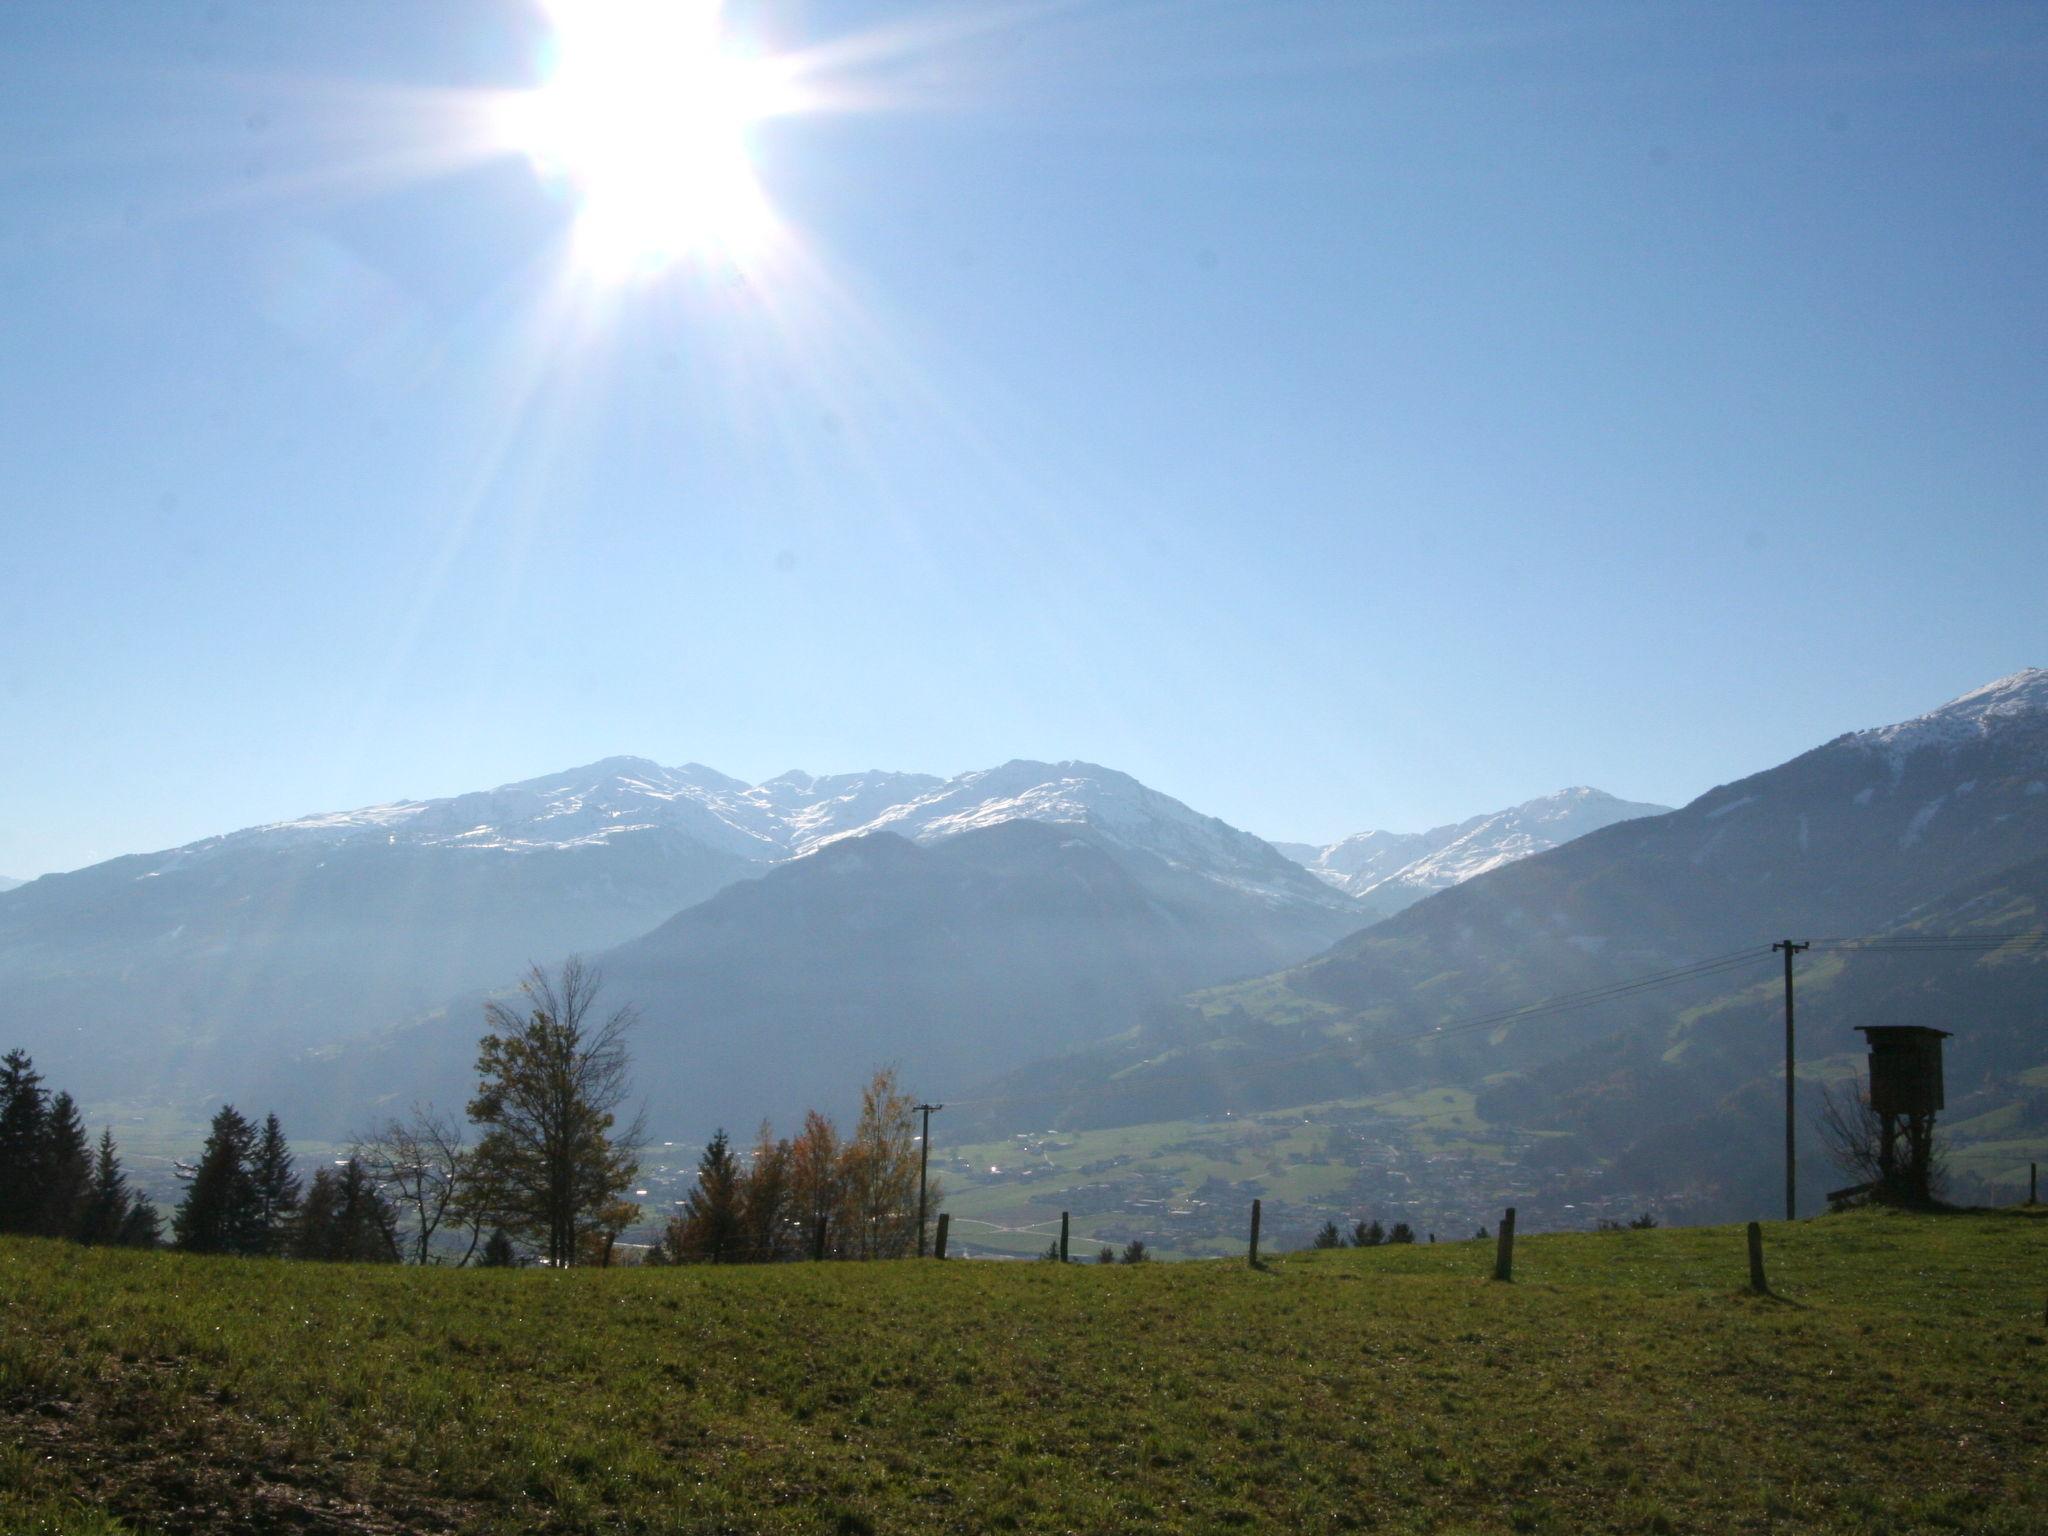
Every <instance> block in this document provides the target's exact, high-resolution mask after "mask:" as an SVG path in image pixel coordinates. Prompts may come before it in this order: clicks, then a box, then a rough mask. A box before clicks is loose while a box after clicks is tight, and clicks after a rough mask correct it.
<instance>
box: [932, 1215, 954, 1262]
mask: <svg viewBox="0 0 2048 1536" xmlns="http://www.w3.org/2000/svg"><path fill="white" fill-rule="evenodd" d="M952 1224H953V1213H952V1212H951V1211H941V1212H939V1236H938V1240H937V1241H936V1242H935V1243H933V1244H932V1256H933V1257H934V1258H940V1259H943V1258H944V1257H945V1256H946V1229H947V1228H948V1227H950V1226H952Z"/></svg>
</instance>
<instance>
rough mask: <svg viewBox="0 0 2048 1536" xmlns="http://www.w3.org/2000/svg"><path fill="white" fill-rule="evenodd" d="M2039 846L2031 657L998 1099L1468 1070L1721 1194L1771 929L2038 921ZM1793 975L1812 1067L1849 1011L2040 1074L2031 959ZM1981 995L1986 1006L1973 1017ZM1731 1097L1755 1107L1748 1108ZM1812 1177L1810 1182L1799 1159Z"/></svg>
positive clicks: (1075, 1107)
mask: <svg viewBox="0 0 2048 1536" xmlns="http://www.w3.org/2000/svg"><path fill="white" fill-rule="evenodd" d="M2044 859H2048V672H2043V671H2040V670H2030V671H2026V672H2022V673H2017V674H2015V675H2014V676H2012V677H2008V678H2004V679H2001V680H2000V681H1998V682H1995V683H1992V684H1990V685H1988V686H1986V687H1984V688H1980V689H1978V690H1976V691H1975V692H1973V693H1970V694H1966V695H1965V696H1963V697H1962V698H1959V699H1956V700H1954V701H1953V702H1951V703H1949V704H1946V705H1943V706H1942V707H1941V708H1939V709H1937V710H1934V711H1932V712H1930V713H1929V714H1926V715H1923V716H1920V717H1918V718H1917V719H1914V720H1910V721H1907V722H1904V723H1902V724H1899V725H1894V726H1886V727H1881V728H1878V729H1874V730H1867V731H1859V732H1853V733H1851V734H1849V735H1845V736H1842V737H1839V738H1837V739H1836V740H1834V741H1832V742H1829V743H1827V744H1826V745H1824V746H1821V747H1818V748H1816V749H1814V750H1813V751H1811V752H1807V753H1805V754H1803V755H1802V756H1800V757H1798V758H1795V759H1793V760H1792V761H1790V762H1788V763H1785V764H1783V765H1781V766H1779V767H1776V768H1772V769H1770V770H1768V771H1766V772H1763V773H1759V774H1756V775H1754V776H1752V777H1750V778H1747V779H1744V780H1741V781H1739V782H1737V783H1734V784H1729V785H1724V786H1721V787H1719V788H1717V789H1714V790H1711V791H1709V792H1708V793H1707V794H1705V795H1702V796H1701V797H1700V798H1699V799H1697V800H1695V801H1694V802H1693V803H1692V804H1690V805H1688V806H1686V807H1685V808H1683V809H1682V810H1678V811H1674V812H1671V813H1669V814H1666V815H1662V816H1652V817H1644V818H1637V819H1631V820H1627V821H1622V822H1618V823H1616V824H1614V825H1611V826H1608V827H1605V828H1603V829H1601V830H1598V831H1595V832H1592V833H1589V834H1587V835H1585V836H1583V837H1580V838H1577V839H1575V840H1573V841H1571V842H1568V843H1565V844H1563V845H1562V846H1560V847H1557V848H1553V849H1550V850H1549V851H1547V852H1543V853H1539V854H1535V855H1533V856H1531V857H1528V858H1525V859H1521V860H1517V861H1515V862H1512V863H1508V864H1505V865H1502V866H1500V867H1497V868H1494V869H1492V870H1490V871H1488V872H1486V873H1484V874H1481V875H1478V876H1476V877H1474V878H1472V879H1470V880H1467V881H1465V882H1464V883H1462V884H1459V885H1456V886H1453V887H1451V888H1450V889H1447V890H1444V891H1441V892H1439V893H1437V894H1436V895H1434V896H1431V897H1429V898H1428V899H1426V900H1424V901H1421V902H1419V903H1417V904H1415V905H1414V906H1412V907H1410V908H1408V909H1407V910H1406V911H1404V912H1402V913H1400V914H1398V915H1397V916H1395V917H1392V918H1389V919H1388V920H1386V921H1384V922H1381V923H1377V924H1375V925H1374V926H1372V927H1370V928H1368V929H1365V930H1363V931H1362V932H1360V933H1357V934H1355V935H1353V936H1351V937H1350V938H1347V939H1345V940H1343V941H1341V942H1340V943H1338V944H1337V945H1335V946H1334V947H1333V948H1332V949H1331V950H1329V951H1328V952H1327V953H1325V954H1323V955H1320V956H1318V957H1316V958H1315V959H1313V960H1310V961H1307V962H1305V963H1304V964H1302V965H1299V966H1296V967H1293V968H1291V969H1288V970H1285V971H1283V972H1281V973H1279V974H1277V975H1274V976H1269V977H1264V978H1260V979H1258V980H1256V981H1254V982H1251V983H1248V984H1246V985H1243V986H1236V987H1224V988H1220V989H1215V990H1212V991H1210V992H1207V993H1204V994H1201V995H1200V996H1198V997H1197V998H1195V999H1194V1000H1193V1002H1192V1003H1191V1005H1190V1006H1188V1007H1187V1008H1185V1009H1183V1010H1182V1011H1181V1012H1180V1013H1179V1014H1178V1015H1175V1016H1171V1017H1170V1018H1169V1019H1166V1020H1163V1021H1159V1022H1155V1023H1154V1024H1153V1025H1151V1026H1149V1027H1148V1028H1146V1029H1144V1030H1141V1031H1139V1032H1137V1033H1136V1034H1134V1035H1133V1036H1132V1037H1131V1038H1130V1039H1129V1040H1127V1041H1125V1042H1122V1043H1121V1044H1119V1045H1117V1046H1116V1047H1114V1048H1110V1049H1105V1050H1102V1051H1098V1052H1094V1053H1090V1054H1088V1055H1085V1056H1082V1057H1077V1058H1074V1059H1072V1060H1070V1061H1069V1062H1067V1063H1065V1064H1063V1066H1062V1068H1061V1071H1062V1072H1063V1073H1064V1078H1065V1083H1066V1089H1065V1097H1064V1099H1060V1098H1059V1097H1058V1096H1057V1095H1054V1096H1049V1097H1048V1098H1047V1099H1046V1100H1044V1101H1042V1102H1039V1103H1034V1104H1032V1105H1029V1106H1027V1107H1025V1108H1023V1109H1020V1111H1019V1114H1020V1115H1021V1116H1022V1117H1023V1118H1024V1119H1025V1120H1028V1121H1029V1123H1032V1124H1047V1123H1051V1122H1050V1121H1049V1120H1048V1119H1047V1118H1046V1117H1047V1116H1048V1115H1053V1114H1064V1115H1066V1116H1067V1118H1069V1119H1070V1120H1087V1121H1092V1122H1094V1123H1119V1122H1122V1123H1136V1122H1141V1121H1144V1120H1149V1119H1155V1118H1167V1117H1169V1116H1174V1115H1181V1114H1187V1113H1198V1112H1206V1111H1210V1110H1220V1109H1223V1108H1235V1107H1243V1106H1247V1105H1259V1104H1267V1105H1274V1104H1288V1103H1305V1102H1310V1101H1312V1100H1320V1099H1328V1098H1332V1097H1338V1096H1341V1095H1343V1094H1345V1093H1356V1092H1365V1091H1372V1090H1375V1089H1382V1088H1385V1087H1388V1086H1390V1085H1394V1084H1399V1083H1403V1082H1412V1081H1423V1080H1427V1081H1436V1082H1465V1083H1469V1084H1471V1085H1473V1086H1475V1087H1478V1086H1482V1085H1486V1086H1487V1088H1488V1092H1489V1093H1490V1094H1491V1095H1492V1100H1491V1102H1492V1103H1493V1105H1494V1106H1495V1108H1496V1109H1498V1110H1500V1112H1502V1113H1509V1112H1510V1111H1512V1112H1513V1113H1516V1114H1520V1115H1522V1116H1523V1117H1524V1118H1531V1117H1535V1118H1538V1119H1540V1118H1541V1117H1543V1116H1549V1117H1551V1119H1550V1121H1549V1122H1548V1123H1550V1124H1552V1125H1554V1126H1555V1127H1556V1128H1560V1129H1576V1130H1578V1131H1580V1132H1582V1133H1584V1134H1587V1135H1590V1136H1592V1137H1594V1139H1595V1141H1596V1142H1597V1143H1598V1145H1599V1146H1600V1147H1601V1148H1603V1149H1604V1150H1605V1151H1606V1152H1608V1153H1610V1154H1611V1153H1618V1152H1620V1151H1622V1150H1623V1149H1624V1148H1626V1147H1627V1146H1628V1145H1630V1144H1632V1143H1633V1142H1635V1141H1637V1140H1639V1139H1640V1140H1642V1141H1643V1142H1644V1143H1645V1144H1646V1145H1647V1144H1649V1142H1650V1141H1651V1140H1652V1139H1654V1138H1656V1137H1659V1136H1661V1137H1663V1138H1665V1146H1664V1151H1663V1153H1662V1154H1661V1155H1662V1156H1663V1158H1664V1162H1663V1163H1662V1165H1661V1166H1664V1167H1665V1168H1667V1169H1668V1170H1676V1171H1678V1172H1682V1173H1684V1175H1685V1176H1686V1177H1688V1178H1695V1179H1705V1178H1708V1174H1707V1173H1706V1172H1705V1170H1708V1169H1716V1170H1718V1171H1717V1172H1715V1173H1714V1174H1713V1175H1712V1178H1711V1180H1710V1182H1713V1183H1714V1184H1715V1185H1716V1187H1717V1188H1718V1189H1719V1190H1720V1191H1721V1193H1722V1195H1723V1196H1726V1195H1727V1193H1728V1191H1730V1190H1735V1189H1738V1188H1740V1187H1742V1184H1741V1181H1742V1180H1743V1179H1744V1178H1748V1177H1752V1176H1754V1175H1755V1173H1756V1170H1757V1169H1759V1168H1765V1167H1767V1166H1769V1165H1770V1158H1771V1156H1772V1154H1771V1152H1770V1149H1769V1146H1768V1143H1767V1142H1766V1143H1762V1144H1752V1143H1749V1142H1744V1141H1742V1139H1741V1138H1740V1137H1736V1138H1735V1139H1734V1141H1733V1142H1731V1143H1730V1144H1729V1145H1728V1146H1717V1145H1715V1144H1714V1143H1715V1135H1716V1133H1715V1132H1714V1130H1713V1126H1714V1123H1715V1116H1716V1115H1718V1114H1719V1113H1720V1110H1719V1108H1717V1106H1720V1105H1721V1104H1722V1101H1723V1100H1724V1099H1726V1100H1728V1101H1729V1103H1730V1105H1731V1106H1732V1107H1731V1108H1730V1109H1729V1111H1728V1112H1729V1114H1731V1115H1736V1116H1737V1117H1738V1118H1739V1117H1740V1114H1741V1113H1743V1112H1746V1111H1743V1110H1742V1109H1741V1106H1742V1105H1744V1104H1746V1103H1748V1102H1749V1100H1747V1099H1745V1098H1744V1096H1743V1095H1744V1093H1745V1091H1746V1090H1745V1085H1746V1084H1750V1083H1752V1082H1755V1083H1758V1084H1759V1085H1762V1084H1765V1083H1766V1082H1767V1080H1768V1078H1769V1076H1770V1074H1771V1073H1772V1072H1773V1070H1774V1067H1775V1064H1776V1062H1777V1060H1778V1056H1777V1052H1778V1051H1779V1050H1780V1049H1781V1045H1780V1031H1781V1030H1782V1022H1781V1014H1780V1012H1779V1009H1780V992H1779V988H1778V985H1777V977H1778V973H1777V971H1776V970H1775V969H1774V968H1773V967H1772V964H1771V957H1770V955H1769V953H1768V951H1767V950H1766V949H1765V948H1764V946H1766V945H1768V944H1769V943H1770V942H1771V941H1772V940H1773V939H1775V938H1778V937H1781V936H1786V935H1789V936H1791V937H1793V938H1797V939H1808V938H1812V939H1820V940H1831V939H1833V940H1841V939H1851V938H1856V937H1859V936H1866V935H1877V934H1885V933H1891V932H1901V931H1913V932H1927V933H1946V932H1975V933H2001V932H2008V931H2021V930H2026V929H2029V928H2031V927H2038V926H2039V923H2040V921H2041V913H2042V910H2043V905H2044V903H2043V899H2042V898H2043V890H2042V886H2043V878H2044V869H2048V865H2044V862H2043V861H2044ZM1736 951H1747V952H1748V953H1749V955H1750V956H1751V957H1752V959H1751V961H1748V962H1744V961H1737V962H1734V964H1735V965H1737V966H1739V967H1742V968H1740V969H1733V970H1730V971H1728V972H1724V973H1719V974H1716V975H1712V976H1708V977H1702V978H1700V979H1698V980H1697V981H1695V982H1692V983H1690V984H1688V985H1685V986H1682V987H1679V988H1676V989H1671V990H1660V991H1658V992H1655V993H1652V994H1647V995H1640V996H1639V995H1626V996H1621V997H1616V998H1613V999H1611V1000H1608V1001H1605V1002H1603V1003H1601V1004H1599V1005H1597V1006H1591V1007H1584V1008H1577V1009H1573V1010H1571V1011H1568V1012H1565V1013H1560V1014H1554V1015H1549V1016H1545V1017H1542V1018H1538V1019H1532V1020H1528V1021H1524V1022H1515V1021H1512V1020H1504V1021H1500V1022H1498V1023H1495V1024H1492V1025H1489V1026H1486V1027H1482V1028H1478V1029H1462V1028H1446V1026H1456V1025H1458V1024H1460V1023H1461V1022H1462V1021H1467V1020H1474V1019H1482V1018H1485V1017H1486V1016H1487V1015H1489V1014H1493V1013H1496V1012H1498V1011H1501V1010H1506V1009H1512V1008H1516V1007H1521V1006H1526V1005H1528V1004H1531V1003H1534V1002H1537V1001H1539V1000H1542V999H1545V998H1549V997H1553V996H1556V995H1559V994H1564V993H1570V992H1577V991H1587V990H1592V989H1595V988H1603V987H1610V986H1614V985H1617V984H1619V983H1623V982H1628V981H1631V980H1633V979H1635V978H1638V977H1641V976H1645V975H1648V974H1651V973H1655V972H1659V971H1663V970H1667V969H1671V968H1675V967H1678V966H1681V965H1685V964H1687V963H1689V962H1693V961H1697V960H1701V959H1704V958H1708V957H1713V956H1718V955H1723V954H1733V953H1735V952H1736ZM1801 964H1802V970H1803V972H1804V973H1805V974H1806V975H1807V976H1808V978H1809V991H1810V994H1811V995H1810V997H1809V998H1808V999H1807V1000H1806V1001H1805V1003H1804V1005H1803V1007H1802V1019H1803V1020H1804V1029H1805V1036H1804V1038H1805V1040H1806V1051H1807V1053H1808V1059H1809V1060H1812V1061H1818V1060H1820V1059H1822V1058H1825V1057H1828V1056H1840V1057H1843V1058H1844V1059H1845V1060H1846V1059H1848V1058H1850V1057H1852V1056H1860V1054H1861V1050H1862V1044H1861V1037H1860V1036H1857V1035H1855V1034H1854V1033H1853V1026H1854V1025H1856V1024H1862V1023H1870V1022H1886V1023H1930V1024H1936V1025H1939V1026H1941V1027H1944V1028H1954V1029H1958V1030H1959V1032H1961V1031H1969V1032H1972V1033H1973V1041H1972V1043H1971V1044H1969V1045H1962V1044H1961V1042H1960V1035H1959V1041H1958V1045H1957V1052H1958V1059H1959V1060H1962V1061H1965V1062H1968V1063H1969V1064H1970V1066H1971V1070H1972V1071H1973V1072H1975V1073H1976V1074H1977V1077H1976V1079H1975V1087H1976V1088H1977V1089H1979V1090H1982V1091H1986V1092H1990V1091H1994V1090H1996V1089H1998V1085H2000V1084H2004V1085H2006V1086H2007V1087H2011V1086H2012V1085H2015V1084H2016V1083H2017V1081H2018V1075H2019V1074H2020V1073H2021V1072H2023V1071H2025V1070H2027V1069H2029V1068H2032V1067H2034V1066H2038V1065H2042V1064H2044V1063H2048V1031H2044V1030H2043V1028H2042V1025H2043V1023H2044V1022H2048V959H2044V957H2043V956H2042V955H2041V954H2040V953H2039V952H2033V953H2020V952H2016V951H2010V950H2008V951H2005V952H2002V953H1998V954H1991V955H1985V954H1979V953H1935V954H1914V955H1907V956H1881V955H1877V954H1861V955H1859V954H1856V953H1853V952H1848V951H1833V952H1829V951H1825V950H1824V951H1821V952H1816V953H1815V954H1814V955H1812V956H1810V957H1809V958H1807V959H1806V960H1803V961H1802V962H1801ZM1991 1000H1995V1002H1996V1007H1995V1009H1994V1011H1992V1012H1991V1013H1988V1014H1979V1015H1976V1016H1971V1015H1970V1013H1969V1009H1970V1008H1971V1006H1973V1005H1974V1004H1977V1003H1984V1004H1986V1006H1990V1003H1991ZM1999 1010H2002V1011H1999ZM1503 1073H1510V1074H1516V1073H1519V1074H1521V1076H1512V1075H1511V1076H1509V1077H1505V1078H1504V1077H1502V1075H1501V1074H1503ZM1112 1074H1115V1076H1114V1081H1113V1086H1110V1087H1105V1086H1103V1085H1104V1084H1105V1083H1109V1082H1111V1079H1112ZM1631 1074H1633V1076H1631ZM1027 1080H1028V1081H1036V1082H1038V1083H1040V1084H1043V1083H1045V1082H1047V1081H1049V1080H1050V1078H1049V1074H1048V1073H1047V1072H1046V1071H1044V1070H1038V1071H1036V1073H1035V1075H1034V1076H1032V1077H1031V1078H1029V1079H1019V1080H1018V1081H1020V1082H1021V1081H1027ZM1958 1082H1959V1079H1957V1078H1956V1077H1955V1076H1954V1075H1952V1076H1951V1083H1952V1084H1955V1083H1958ZM1518 1085H1519V1086H1518ZM1012 1086H1013V1087H1014V1086H1015V1085H1014V1084H1013V1085H1012ZM1523 1090H1526V1094H1525V1097H1524V1099H1523V1100H1521V1101H1517V1100H1516V1098H1515V1094H1516V1093H1517V1092H1519V1091H1523ZM1575 1096H1576V1101H1577V1108H1576V1109H1574V1108H1573V1107H1571V1106H1572V1103H1573V1101H1574V1098H1575ZM1952 1096H1953V1090H1952ZM1751 1097H1752V1098H1755V1099H1756V1101H1757V1106H1758V1107H1757V1108H1756V1112H1757V1113H1760V1114H1764V1115H1766V1116H1768V1113H1769V1100H1768V1095H1767V1094H1764V1093H1762V1092H1761V1088H1759V1091H1758V1093H1756V1094H1752V1095H1751ZM1560 1106H1562V1107H1560ZM1574 1116H1576V1117H1577V1118H1576V1119H1575V1118H1574ZM1700 1117H1704V1118H1700ZM1732 1123H1733V1122H1731V1124H1732ZM1687 1124H1691V1125H1692V1126H1693V1129H1692V1130H1691V1131H1690V1132H1687V1133H1685V1134H1684V1135H1679V1134H1678V1131H1677V1128H1678V1127H1681V1126H1683V1125H1687ZM1726 1135H1727V1131H1726V1128H1725V1127H1724V1132H1723V1138H1724V1139H1726ZM1674 1136H1676V1137H1677V1140H1676V1141H1672V1139H1671V1138H1673V1137H1674ZM1736 1143H1740V1147H1739V1149H1738V1148H1737V1146H1736ZM1738 1151H1739V1155H1738ZM1738 1165H1740V1166H1738ZM1744 1170H1747V1171H1746V1172H1745V1171H1744ZM1808 1172H1809V1176H1810V1177H1811V1178H1813V1179H1814V1180H1816V1181H1825V1179H1826V1178H1827V1177H1828V1176H1829V1175H1828V1170H1826V1169H1825V1168H1824V1167H1822V1166H1820V1165H1819V1164H1818V1162H1817V1161H1816V1163H1815V1166H1814V1167H1813V1168H1811V1169H1809V1170H1808Z"/></svg>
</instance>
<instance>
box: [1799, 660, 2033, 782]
mask: <svg viewBox="0 0 2048 1536" xmlns="http://www.w3.org/2000/svg"><path fill="white" fill-rule="evenodd" d="M2038 732H2048V668H2044V667H2027V668H2024V669H2023V670H2021V671H2018V672H2015V673H2013V674H2012V675H2011V676H2010V677H2001V678H1999V679H1998V680H1997V681H1996V682H1992V683H1986V684H1985V685H1984V686H1983V687H1982V688H1973V689H1972V690H1971V691H1970V692H1968V693H1966V694H1964V695H1963V696H1962V697H1961V698H1959V699H1951V700H1950V701H1949V702H1948V703H1946V704H1944V705H1942V706H1941V708H1939V709H1931V710H1929V711H1928V712H1927V713H1926V714H1924V715H1917V716H1915V717H1914V718H1913V719H1911V720H1902V721H1900V722H1899V723H1898V724H1897V725H1881V726H1877V727H1875V728H1874V729H1871V730H1867V731H1851V732H1849V734H1848V735H1846V736H1842V737H1839V738H1838V739H1837V741H1836V742H1832V743H1830V745H1831V746H1834V745H1840V744H1844V743H1846V744H1849V745H1852V746H1857V747H1862V748H1863V749H1865V750H1866V751H1868V752H1871V753H1873V754H1874V755H1876V756H1878V757H1880V758H1881V759H1883V761H1884V762H1885V764H1886V765H1887V767H1888V768H1889V769H1890V771H1891V774H1892V779H1893V782H1894V783H1896V782H1898V781H1899V780H1900V779H1902V778H1903V777H1904V776H1905V772H1906V766H1907V764H1908V762H1909V761H1911V759H1912V758H1913V757H1914V755H1915V754H1918V753H1925V752H1936V753H1947V754H1950V755H1953V754H1955V753H1957V752H1959V751H1961V750H1962V749H1964V748H1967V747H1972V746H1978V745H1981V744H1983V743H1986V742H1989V741H1990V740H1991V739H1992V738H1993V737H1994V735H1995V736H1997V737H1999V738H2000V739H2001V740H2003V741H2004V742H2006V743H2008V744H2018V743H2021V742H2023V741H2029V740H2032V739H2033V738H2034V735H2035V733H2038ZM1965 793H1967V791H1965Z"/></svg>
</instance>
